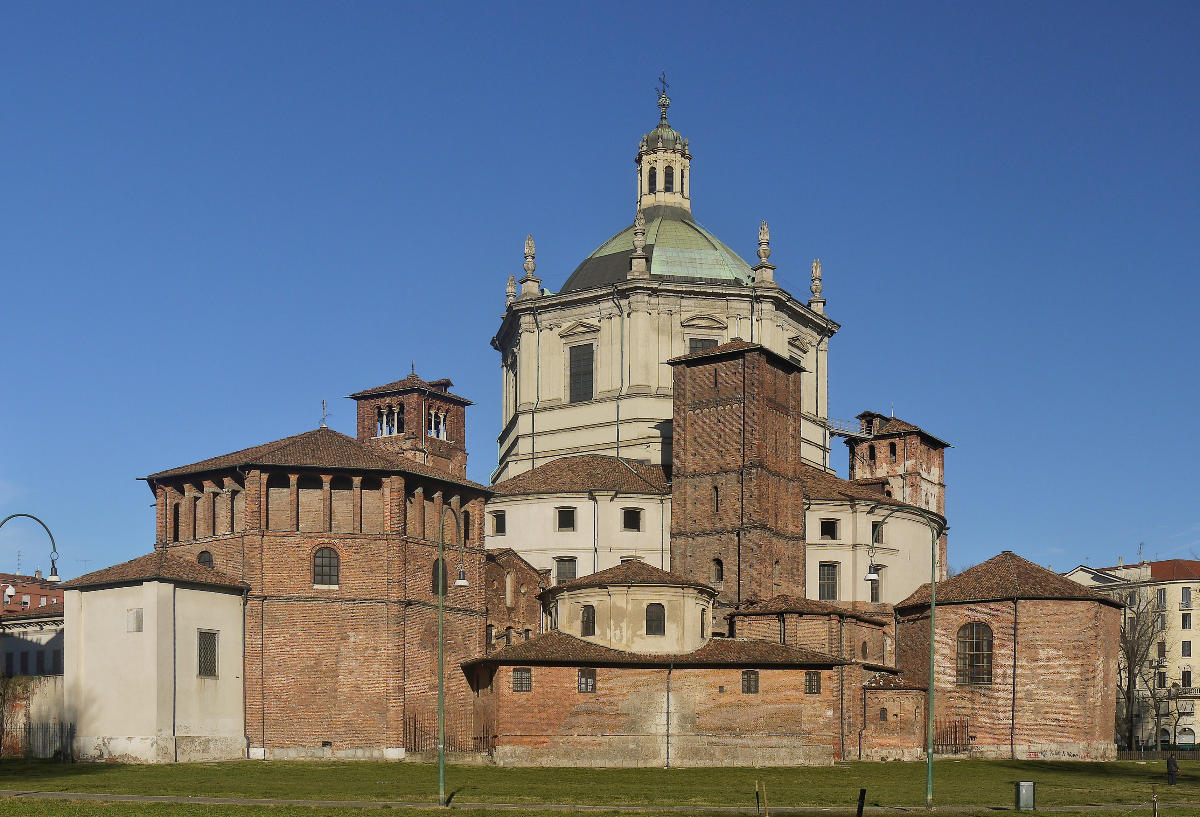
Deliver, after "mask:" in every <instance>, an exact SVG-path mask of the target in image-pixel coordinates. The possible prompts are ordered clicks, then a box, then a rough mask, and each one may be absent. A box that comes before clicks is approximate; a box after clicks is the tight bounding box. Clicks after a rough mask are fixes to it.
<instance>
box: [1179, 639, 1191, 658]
mask: <svg viewBox="0 0 1200 817" xmlns="http://www.w3.org/2000/svg"><path fill="white" fill-rule="evenodd" d="M1179 648H1180V653H1179V654H1180V655H1181V656H1183V657H1184V658H1191V657H1192V642H1190V641H1184V642H1181V643H1180V645H1179Z"/></svg>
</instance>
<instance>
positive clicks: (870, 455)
mask: <svg viewBox="0 0 1200 817" xmlns="http://www.w3.org/2000/svg"><path fill="white" fill-rule="evenodd" d="M867 460H868V461H869V462H875V444H874V443H872V444H871V445H868V446H867Z"/></svg>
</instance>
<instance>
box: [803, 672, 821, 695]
mask: <svg viewBox="0 0 1200 817" xmlns="http://www.w3.org/2000/svg"><path fill="white" fill-rule="evenodd" d="M804 694H805V695H820V694H821V671H820V670H813V669H810V670H806V671H805V673H804Z"/></svg>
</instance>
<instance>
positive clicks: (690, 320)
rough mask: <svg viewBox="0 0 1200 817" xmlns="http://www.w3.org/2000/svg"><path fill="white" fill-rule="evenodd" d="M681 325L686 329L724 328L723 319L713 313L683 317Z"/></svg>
mask: <svg viewBox="0 0 1200 817" xmlns="http://www.w3.org/2000/svg"><path fill="white" fill-rule="evenodd" d="M682 325H683V326H686V327H687V328H688V329H725V328H727V326H726V324H725V321H723V320H721V319H720V318H718V317H715V316H713V315H704V314H696V315H689V316H688V317H686V318H684V319H683V321H682Z"/></svg>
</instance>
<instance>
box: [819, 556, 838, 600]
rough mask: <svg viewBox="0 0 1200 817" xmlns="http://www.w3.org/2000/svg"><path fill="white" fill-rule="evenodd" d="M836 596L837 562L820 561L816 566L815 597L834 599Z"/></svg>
mask: <svg viewBox="0 0 1200 817" xmlns="http://www.w3.org/2000/svg"><path fill="white" fill-rule="evenodd" d="M837 597H838V562H821V563H820V564H819V565H818V566H817V598H818V599H819V600H821V601H836V600H837Z"/></svg>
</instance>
